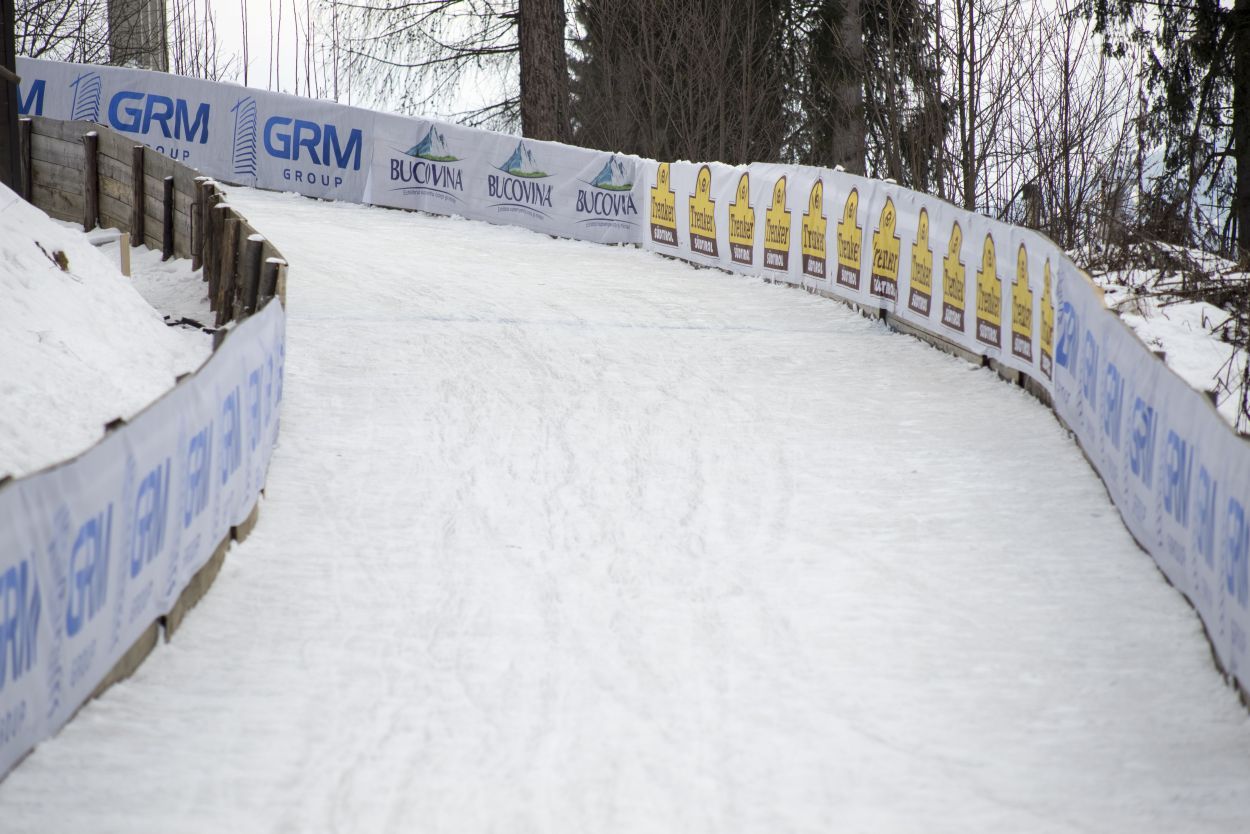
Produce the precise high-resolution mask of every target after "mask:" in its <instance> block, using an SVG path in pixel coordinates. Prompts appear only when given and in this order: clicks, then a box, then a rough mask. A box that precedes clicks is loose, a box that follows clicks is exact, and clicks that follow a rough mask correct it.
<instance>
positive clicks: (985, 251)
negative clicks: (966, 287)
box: [976, 233, 1003, 347]
mask: <svg viewBox="0 0 1250 834" xmlns="http://www.w3.org/2000/svg"><path fill="white" fill-rule="evenodd" d="M1002 309H1003V279H1001V278H999V277H998V255H997V254H995V251H994V238H993V236H992V235H990V234H988V233H987V234H986V235H985V245H984V246H983V247H982V249H981V268H980V269H979V270H977V333H976V335H977V341H978V342H980V343H981V344H984V345H989V346H990V347H1001V346H1002V344H1003V320H1002Z"/></svg>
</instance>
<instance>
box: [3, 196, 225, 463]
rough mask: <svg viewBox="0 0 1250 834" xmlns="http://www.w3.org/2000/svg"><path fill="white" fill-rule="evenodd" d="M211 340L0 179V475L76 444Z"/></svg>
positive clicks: (164, 385)
mask: <svg viewBox="0 0 1250 834" xmlns="http://www.w3.org/2000/svg"><path fill="white" fill-rule="evenodd" d="M210 350H211V344H210V343H209V340H208V339H207V338H206V337H205V336H204V334H201V333H188V332H186V331H178V330H174V329H171V328H169V327H167V326H166V325H165V323H164V322H163V321H162V318H161V315H160V314H158V313H157V312H156V311H155V310H154V309H153V308H152V307H151V305H150V304H149V303H148V302H147V301H145V300H144V298H143V297H142V296H141V295H140V294H139V293H138V292H137V291H136V290H135V288H134V287H133V286H132V284H131V282H130V281H129V280H128V279H127V278H126V277H125V276H123V275H122V274H121V273H120V272H119V271H118V268H117V266H116V261H115V260H110V259H109V258H107V257H106V256H105V255H104V254H102V253H101V252H99V251H97V250H96V249H95V247H93V246H92V245H91V244H90V243H88V242H87V240H86V238H85V236H84V235H83V234H82V233H80V232H76V231H74V230H72V229H69V228H66V227H64V226H62V225H59V224H57V223H56V222H55V221H53V220H51V219H50V218H49V217H48V216H47V215H46V214H44V213H43V212H42V211H40V210H39V209H37V208H35V207H34V206H31V205H30V204H28V203H26V202H25V201H24V200H22V199H21V198H20V197H18V196H17V195H16V194H15V193H13V191H11V190H9V189H8V188H5V187H4V186H2V185H0V402H3V403H4V408H3V409H0V476H2V475H12V476H15V477H16V476H21V475H25V474H28V473H30V472H33V471H35V470H38V469H41V468H43V467H46V466H49V465H51V464H54V463H57V462H59V461H61V460H64V459H66V458H69V457H73V456H74V455H77V454H79V453H81V452H82V451H84V450H85V449H87V448H89V447H90V446H91V445H92V444H93V443H95V442H96V441H97V440H99V438H100V437H101V436H102V434H103V429H104V425H105V424H106V423H108V422H109V421H111V420H113V419H115V418H117V417H125V418H129V417H131V416H133V415H134V414H135V413H137V412H139V411H141V410H142V409H143V408H144V407H146V406H147V405H148V404H150V403H151V402H152V401H154V400H155V399H157V398H158V397H160V396H161V395H162V394H164V393H165V392H166V391H168V390H169V389H170V388H171V387H172V386H173V384H174V381H175V378H176V377H177V376H178V375H180V374H183V373H186V372H189V371H193V370H195V369H196V368H198V367H199V366H200V365H201V364H202V363H203V361H204V359H205V358H206V357H207V355H208V353H209V352H210Z"/></svg>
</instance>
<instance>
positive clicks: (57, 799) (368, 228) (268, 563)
mask: <svg viewBox="0 0 1250 834" xmlns="http://www.w3.org/2000/svg"><path fill="white" fill-rule="evenodd" d="M230 199H231V203H232V204H233V205H235V206H237V207H238V208H239V210H240V211H241V212H243V213H244V214H245V215H246V216H247V217H248V218H249V219H250V220H251V221H252V222H253V223H254V224H255V226H256V227H257V228H259V229H263V230H264V232H265V234H266V235H267V236H269V237H270V238H271V239H272V240H273V241H274V242H275V244H276V245H277V246H278V247H280V248H281V249H282V251H283V252H284V253H285V254H286V255H287V257H288V258H289V259H290V260H291V279H290V286H289V297H288V302H289V304H288V316H289V318H288V351H287V360H286V377H285V379H286V385H285V402H284V412H283V428H282V437H281V441H280V446H279V448H278V450H277V452H276V453H275V456H274V459H273V463H272V468H271V470H270V475H269V483H268V493H267V500H266V502H265V505H264V507H263V512H262V516H261V523H260V525H259V527H258V528H257V529H256V531H255V532H254V534H253V536H252V538H250V539H249V540H248V541H247V543H246V544H245V545H243V546H241V547H239V548H236V549H235V551H233V552H232V553H231V555H230V557H229V558H228V560H227V562H226V566H225V569H224V570H223V573H222V575H221V577H220V578H219V580H218V582H217V585H216V586H215V587H214V589H213V590H212V592H211V593H210V594H209V595H208V597H207V598H206V599H205V600H204V601H203V602H202V603H201V604H200V605H199V607H198V608H197V609H196V610H195V612H194V613H193V614H192V615H191V617H190V618H189V619H188V621H187V622H186V624H185V626H184V628H183V630H182V631H180V632H179V633H178V635H177V637H176V639H175V640H174V642H172V643H170V644H169V645H166V646H162V647H161V648H160V649H159V650H158V651H157V652H156V653H155V654H154V655H153V656H152V657H151V658H150V659H149V661H148V662H147V663H146V664H145V665H144V666H143V667H142V668H141V669H140V670H139V672H138V673H137V674H136V675H135V677H134V678H133V679H131V680H130V681H128V682H126V683H123V684H122V685H120V686H117V687H115V688H113V689H112V690H110V691H109V692H108V693H107V694H106V695H105V696H104V697H103V698H102V699H100V700H98V701H96V702H93V703H92V704H90V705H88V706H87V707H86V708H85V709H84V710H83V712H82V713H81V714H80V715H79V717H78V718H77V719H75V720H74V721H73V722H72V723H71V724H70V725H69V726H68V727H67V728H66V729H65V730H64V731H62V732H61V734H60V735H59V736H58V737H57V738H55V739H53V740H50V741H48V742H45V743H44V744H43V745H41V746H40V747H39V748H38V749H37V750H36V751H35V753H34V754H33V755H32V756H31V757H30V758H29V759H28V760H27V761H26V762H25V763H23V764H22V765H20V766H19V767H18V768H17V770H16V771H14V772H13V773H12V774H11V775H10V776H9V777H8V778H7V779H6V780H5V781H4V782H3V783H2V784H0V821H2V825H0V828H3V830H4V831H5V832H15V833H16V832H49V831H56V832H109V831H116V832H127V834H134V833H135V832H170V831H177V832H201V831H203V832H220V831H223V830H225V831H239V832H311V831H318V832H331V831H333V832H383V831H388V832H389V831H393V832H413V831H421V832H435V831H446V832H476V831H507V832H565V831H568V832H573V831H612V832H627V831H638V832H657V831H682V832H698V831H718V832H722V831H742V832H761V831H769V832H780V831H812V832H830V831H872V832H890V831H900V832H911V831H926V832H940V831H958V832H968V831H990V830H1000V831H1024V832H1052V831H1056V832H1057V831H1134V832H1156V831H1157V832H1175V831H1186V832H1207V831H1209V832H1244V831H1246V830H1250V719H1248V718H1247V713H1246V712H1245V710H1244V709H1243V708H1242V707H1241V706H1240V705H1239V704H1238V702H1237V700H1236V698H1235V696H1234V695H1233V693H1232V691H1231V690H1230V689H1229V688H1228V687H1227V686H1225V684H1224V683H1223V681H1222V680H1221V679H1220V677H1219V675H1218V674H1217V672H1216V671H1215V668H1214V666H1213V664H1212V662H1211V657H1210V652H1209V649H1208V647H1207V644H1206V642H1205V640H1204V638H1203V636H1202V634H1201V631H1200V627H1199V624H1198V619H1197V617H1196V615H1195V614H1194V613H1193V612H1192V611H1191V610H1190V609H1189V608H1188V606H1187V605H1186V604H1185V603H1184V601H1183V600H1182V599H1181V598H1180V596H1179V595H1178V594H1177V593H1176V592H1175V591H1174V590H1172V589H1171V588H1170V587H1168V586H1167V585H1166V584H1165V583H1164V581H1163V580H1162V578H1161V576H1160V574H1159V572H1158V571H1157V570H1156V569H1155V567H1154V565H1153V563H1152V562H1151V560H1150V557H1149V556H1147V555H1146V554H1145V553H1143V552H1141V551H1140V550H1139V549H1138V548H1137V547H1136V546H1135V545H1134V544H1133V542H1132V541H1131V540H1130V538H1129V536H1128V534H1127V533H1126V531H1125V530H1124V528H1123V526H1122V525H1121V523H1120V521H1119V518H1118V516H1117V514H1116V512H1115V510H1114V509H1113V507H1112V506H1111V505H1110V503H1109V501H1108V499H1107V497H1106V493H1105V491H1104V490H1103V487H1102V486H1101V484H1100V483H1099V482H1098V480H1097V478H1096V477H1095V476H1094V474H1093V472H1092V471H1091V470H1090V468H1089V467H1088V465H1087V464H1086V463H1085V461H1084V460H1083V458H1082V457H1081V454H1080V452H1079V451H1078V450H1077V448H1076V447H1075V446H1074V445H1073V443H1072V442H1071V440H1070V439H1069V438H1068V437H1067V436H1066V435H1065V434H1064V432H1063V431H1062V430H1061V429H1060V427H1059V426H1058V424H1057V423H1056V421H1055V419H1054V417H1053V416H1052V415H1051V414H1050V412H1048V411H1047V410H1046V409H1045V408H1043V407H1042V406H1041V405H1039V404H1038V403H1037V402H1035V401H1034V400H1032V399H1030V398H1029V397H1027V396H1026V395H1024V394H1023V393H1022V392H1021V391H1019V390H1018V389H1016V388H1013V387H1011V386H1008V385H1006V384H1004V383H1002V382H1000V381H999V380H998V378H997V377H996V376H994V375H992V374H991V373H989V372H987V371H983V370H980V369H973V368H971V367H970V366H968V365H966V364H964V363H963V362H961V361H959V360H956V359H952V358H950V357H947V356H945V355H943V354H941V353H938V352H937V351H934V350H931V349H929V348H927V347H925V346H924V345H922V344H920V343H919V342H917V341H915V340H913V339H910V338H908V337H905V336H901V335H897V334H894V333H891V332H890V331H888V330H887V329H885V328H884V327H882V326H880V325H879V324H876V323H872V322H869V321H868V320H866V319H863V318H861V317H859V316H857V315H854V314H852V313H851V312H849V311H848V310H847V309H846V308H844V307H843V306H841V305H839V304H836V303H833V302H830V301H826V300H823V299H820V298H817V297H814V296H811V295H807V294H805V293H802V292H797V291H794V290H790V289H786V288H782V287H777V286H771V285H766V284H764V283H762V282H760V281H758V280H755V279H750V278H744V277H738V276H730V275H726V274H723V273H719V272H714V271H699V270H695V269H693V268H691V267H689V266H687V265H684V264H682V263H679V262H674V261H668V260H664V259H660V258H656V257H654V256H651V255H648V254H646V253H643V252H640V251H636V250H633V249H625V248H620V249H618V248H607V247H600V246H595V245H592V244H587V243H577V242H569V241H555V240H551V239H549V238H546V237H544V236H540V235H536V234H532V233H529V232H525V231H520V230H516V229H509V228H501V227H490V226H485V225H482V224H478V223H470V222H466V221H461V220H455V219H447V218H435V217H427V216H420V215H414V214H406V213H401V212H395V211H385V210H379V209H370V208H364V207H359V206H347V205H339V204H327V203H317V202H312V201H305V200H302V199H299V198H296V197H294V196H291V195H275V194H264V193H258V192H248V191H245V190H235V191H234V192H232V194H231V198H230Z"/></svg>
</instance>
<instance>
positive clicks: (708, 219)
mask: <svg viewBox="0 0 1250 834" xmlns="http://www.w3.org/2000/svg"><path fill="white" fill-rule="evenodd" d="M690 251H691V252H694V253H695V254H697V255H706V256H708V257H709V258H715V257H716V256H717V255H718V254H719V253H718V252H717V250H716V201H715V200H713V199H712V169H711V168H709V167H707V166H706V165H704V166H703V167H702V168H700V169H699V174H698V176H696V177H695V178H694V193H693V194H691V195H690Z"/></svg>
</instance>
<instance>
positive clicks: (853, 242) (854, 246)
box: [838, 188, 864, 290]
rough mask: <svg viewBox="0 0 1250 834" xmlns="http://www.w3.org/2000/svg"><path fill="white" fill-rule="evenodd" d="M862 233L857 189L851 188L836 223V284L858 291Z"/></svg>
mask: <svg viewBox="0 0 1250 834" xmlns="http://www.w3.org/2000/svg"><path fill="white" fill-rule="evenodd" d="M863 237H864V232H863V229H862V228H861V227H860V225H859V189H856V188H852V189H851V193H850V194H848V195H847V197H846V205H844V206H843V207H842V219H841V220H839V221H838V283H839V284H841V285H842V286H844V287H849V288H850V289H853V290H858V289H859V268H860V263H859V254H860V244H861V243H862V242H863Z"/></svg>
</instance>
